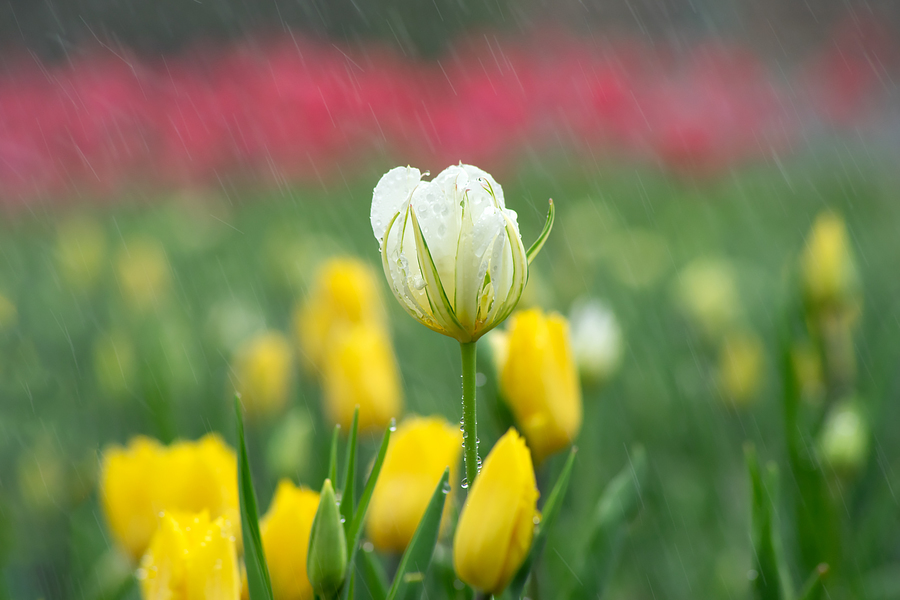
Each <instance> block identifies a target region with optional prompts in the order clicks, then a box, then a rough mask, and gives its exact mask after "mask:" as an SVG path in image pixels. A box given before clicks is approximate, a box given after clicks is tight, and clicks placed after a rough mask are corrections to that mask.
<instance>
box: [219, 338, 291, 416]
mask: <svg viewBox="0 0 900 600" xmlns="http://www.w3.org/2000/svg"><path fill="white" fill-rule="evenodd" d="M293 364H294V359H293V355H292V353H291V345H290V343H289V342H288V340H287V338H286V337H285V336H283V335H282V334H280V333H277V332H274V331H269V332H265V333H261V334H259V335H257V336H256V337H254V338H251V339H250V340H248V341H247V342H246V343H245V344H244V345H243V346H242V347H241V348H240V349H239V350H238V352H237V359H236V360H235V365H234V379H235V389H236V391H237V392H239V393H240V394H241V402H242V404H243V406H244V408H245V409H246V411H247V416H248V417H251V418H252V417H266V416H271V415H274V414H277V413H279V412H281V411H282V409H284V407H285V406H286V405H287V403H288V397H289V394H290V390H291V380H292V374H293V373H292V371H293Z"/></svg>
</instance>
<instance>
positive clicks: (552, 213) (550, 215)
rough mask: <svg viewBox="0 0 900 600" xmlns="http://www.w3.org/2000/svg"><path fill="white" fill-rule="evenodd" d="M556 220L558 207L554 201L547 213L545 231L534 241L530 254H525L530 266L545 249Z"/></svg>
mask: <svg viewBox="0 0 900 600" xmlns="http://www.w3.org/2000/svg"><path fill="white" fill-rule="evenodd" d="M555 220H556V206H555V205H554V204H553V200H552V199H551V200H550V210H549V211H548V212H547V221H546V222H545V223H544V229H543V230H542V231H541V235H539V236H538V239H536V240H535V241H534V243H533V244H532V245H531V248H529V249H528V252H526V253H525V256H527V257H528V264H529V265H530V264H531V261H533V260H534V259H535V258H537V255H538V252H540V251H541V248H543V247H544V243H545V242H546V241H547V238H548V237H549V236H550V230H551V229H553V221H555Z"/></svg>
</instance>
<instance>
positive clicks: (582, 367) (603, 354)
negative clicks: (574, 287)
mask: <svg viewBox="0 0 900 600" xmlns="http://www.w3.org/2000/svg"><path fill="white" fill-rule="evenodd" d="M569 329H570V331H571V336H572V352H573V354H574V355H575V362H576V363H577V364H578V370H579V372H581V375H582V377H584V378H585V380H587V381H603V380H605V379H607V378H608V377H609V376H610V375H612V374H613V372H615V370H616V369H617V368H618V367H619V362H620V361H621V359H622V330H621V328H620V327H619V322H618V321H617V320H616V315H615V314H614V313H613V312H612V310H610V308H609V307H608V306H607V305H606V304H604V303H603V302H600V301H599V300H582V301H580V302H577V303H576V304H575V305H574V306H573V307H572V313H571V316H570V318H569Z"/></svg>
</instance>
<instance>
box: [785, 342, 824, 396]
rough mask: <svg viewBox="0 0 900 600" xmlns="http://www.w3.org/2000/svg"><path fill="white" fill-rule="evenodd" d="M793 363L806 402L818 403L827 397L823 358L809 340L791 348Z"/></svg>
mask: <svg viewBox="0 0 900 600" xmlns="http://www.w3.org/2000/svg"><path fill="white" fill-rule="evenodd" d="M791 364H792V366H793V368H794V377H795V378H796V380H797V386H798V387H799V388H800V394H801V397H802V398H803V400H804V401H805V402H808V403H810V404H814V405H818V404H821V402H822V400H823V399H824V397H825V380H824V375H823V373H822V359H821V358H820V356H819V353H818V352H816V348H815V347H814V346H813V345H812V344H811V343H809V342H805V343H804V342H798V343H796V344H795V345H794V347H793V348H791Z"/></svg>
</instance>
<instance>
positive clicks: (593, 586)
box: [559, 446, 647, 599]
mask: <svg viewBox="0 0 900 600" xmlns="http://www.w3.org/2000/svg"><path fill="white" fill-rule="evenodd" d="M646 472H647V454H646V452H644V449H643V447H641V446H637V447H635V448H634V449H633V450H632V451H631V454H630V456H629V464H628V465H627V466H625V467H624V468H623V469H622V470H621V471H619V473H618V474H617V475H616V476H615V477H613V479H612V480H611V481H610V482H609V483H608V484H607V485H606V488H605V489H604V490H603V494H602V495H601V496H600V500H599V501H598V502H597V506H596V508H595V509H594V514H593V515H592V517H591V518H590V520H589V521H588V522H587V523H586V527H587V532H588V534H587V537H586V539H585V540H584V542H583V545H582V547H581V549H580V550H579V551H578V552H577V553H576V554H575V556H576V557H577V561H576V562H575V564H574V565H573V567H574V569H573V574H574V573H577V574H578V575H577V576H578V580H577V581H575V580H573V578H571V577H570V578H569V580H568V581H567V582H566V583H565V584H564V585H563V590H564V593H563V594H560V595H559V597H561V598H578V599H581V598H591V599H595V598H600V597H602V595H603V592H604V591H605V588H606V585H607V584H608V583H609V580H610V577H611V575H612V572H613V569H614V568H615V566H616V563H617V562H618V559H619V554H620V553H621V550H622V544H623V543H624V541H625V536H626V534H627V532H628V526H629V525H630V523H631V521H633V520H634V518H635V517H636V516H637V514H638V512H639V511H640V509H641V507H642V506H643V500H642V498H641V489H642V488H643V485H644V479H645V477H646ZM587 559H590V560H587Z"/></svg>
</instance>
